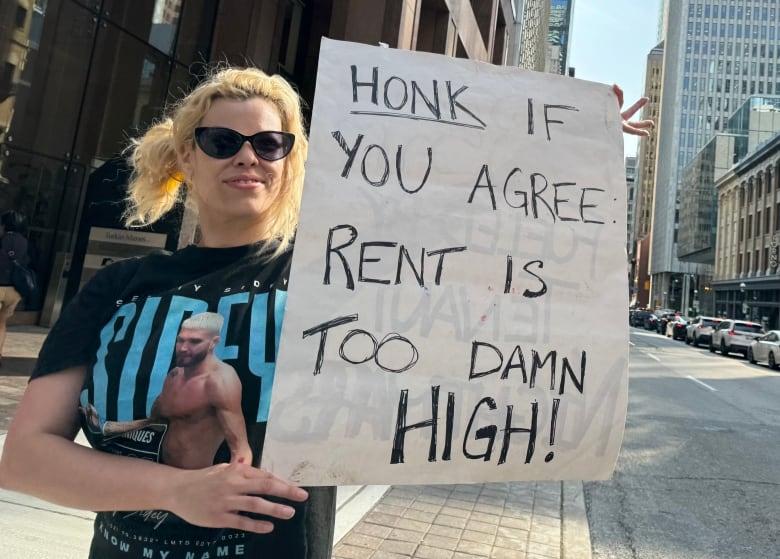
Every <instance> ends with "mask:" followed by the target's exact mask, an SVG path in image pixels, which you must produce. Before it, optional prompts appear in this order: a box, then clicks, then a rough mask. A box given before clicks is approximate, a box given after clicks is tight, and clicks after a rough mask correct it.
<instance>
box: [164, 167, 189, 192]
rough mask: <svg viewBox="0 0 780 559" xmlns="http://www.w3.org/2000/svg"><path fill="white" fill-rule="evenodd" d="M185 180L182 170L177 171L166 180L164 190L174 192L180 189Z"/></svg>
mask: <svg viewBox="0 0 780 559" xmlns="http://www.w3.org/2000/svg"><path fill="white" fill-rule="evenodd" d="M182 182H184V175H183V174H181V173H180V172H176V173H174V174H172V175H171V176H170V178H168V180H166V181H165V184H164V185H163V190H164V191H165V193H166V194H173V193H175V192H176V191H177V190H179V186H181V183H182Z"/></svg>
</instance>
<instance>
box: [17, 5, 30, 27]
mask: <svg viewBox="0 0 780 559" xmlns="http://www.w3.org/2000/svg"><path fill="white" fill-rule="evenodd" d="M25 21H27V10H26V9H25V8H24V6H17V7H16V22H15V24H16V28H17V29H24V22H25Z"/></svg>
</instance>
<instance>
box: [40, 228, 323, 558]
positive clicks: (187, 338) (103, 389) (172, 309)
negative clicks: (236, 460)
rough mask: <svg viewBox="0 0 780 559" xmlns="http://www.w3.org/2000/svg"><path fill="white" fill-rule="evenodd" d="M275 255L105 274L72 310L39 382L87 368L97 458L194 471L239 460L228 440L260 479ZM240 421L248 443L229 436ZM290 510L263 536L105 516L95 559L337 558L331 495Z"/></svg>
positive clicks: (204, 252)
mask: <svg viewBox="0 0 780 559" xmlns="http://www.w3.org/2000/svg"><path fill="white" fill-rule="evenodd" d="M273 248H274V245H271V244H266V243H258V244H253V245H248V246H243V247H235V248H225V249H215V248H203V247H196V246H190V247H187V248H184V249H182V250H180V251H178V252H175V253H173V254H170V253H154V254H150V255H148V256H145V257H142V258H132V259H128V260H123V261H120V262H117V263H115V264H112V265H110V266H108V267H106V268H104V269H103V270H101V271H100V272H99V273H98V274H96V275H95V276H94V277H93V278H92V279H91V280H90V281H89V282H88V283H87V285H85V286H84V288H83V289H82V290H81V292H80V293H79V294H78V295H77V296H76V297H75V298H74V299H73V301H72V302H71V303H69V304H68V305H67V307H66V308H65V310H64V311H63V313H62V315H61V317H60V319H59V320H58V321H57V323H56V324H55V326H54V327H53V328H52V330H51V332H50V334H49V336H48V337H47V339H46V341H45V342H44V344H43V347H42V349H41V353H40V356H39V359H38V363H37V365H36V368H35V371H34V372H33V377H37V376H41V375H46V374H51V373H55V372H57V371H62V370H64V369H67V368H69V367H73V366H79V365H81V366H83V365H86V366H87V378H86V381H85V383H84V387H83V389H82V392H81V398H80V410H81V412H82V414H81V416H82V428H83V431H84V433H85V435H86V437H87V439H88V440H89V442H90V444H91V445H92V446H93V447H95V448H97V449H99V450H102V451H105V452H110V453H113V454H120V455H124V456H133V457H136V458H139V459H145V460H152V461H155V462H161V463H168V464H170V465H173V466H177V467H184V468H194V467H204V461H206V462H208V464H213V463H219V462H227V461H229V460H230V456H231V452H232V450H231V448H230V447H229V445H228V444H227V442H226V441H227V440H234V439H235V438H240V437H242V436H245V437H246V441H248V443H249V446H250V448H251V449H252V462H253V464H254V465H256V466H257V465H258V464H259V462H260V456H261V454H262V447H263V439H264V436H265V426H266V420H267V417H268V408H269V405H270V396H271V384H272V382H273V376H274V370H275V366H276V354H277V347H278V344H279V337H280V333H281V326H282V318H283V315H284V306H285V301H286V296H287V282H288V278H289V270H290V259H291V251H287V252H285V253H284V254H282V255H280V256H278V257H276V258H273V259H270V252H271V251H272V250H273ZM210 313H216V315H219V316H216V315H215V314H210ZM220 317H221V318H220ZM215 319H216V322H215ZM214 386H217V387H220V388H219V389H214V388H213V387H214ZM225 387H228V388H225ZM215 390H216V391H217V393H220V391H221V392H224V391H225V390H232V391H233V392H232V393H233V394H235V393H236V391H238V392H239V393H240V402H241V406H240V408H241V409H240V410H237V409H236V406H234V407H233V409H230V410H228V411H224V410H223V408H224V407H225V406H224V400H225V399H226V398H220V399H219V403H215V400H214V398H215V397H214V396H213V394H214V393H215ZM223 413H224V414H228V415H221V414H223ZM237 413H240V414H242V415H243V423H244V425H245V435H244V434H243V431H242V430H241V429H233V427H228V425H230V422H229V421H228V419H226V417H233V418H234V419H235V418H236V417H239V416H238V415H237ZM229 414H232V415H229ZM233 425H235V423H233ZM228 430H232V431H235V433H233V435H234V436H229V435H228V434H227V432H228ZM236 433H238V434H236ZM242 440H243V439H242ZM206 465H207V464H206ZM288 504H291V505H293V506H295V508H296V514H295V516H294V517H293V518H292V519H291V520H287V521H278V520H277V521H275V522H274V524H275V528H274V531H273V532H272V533H271V534H267V535H255V534H250V533H246V532H240V531H235V530H221V529H209V528H201V527H198V526H193V525H191V524H188V523H187V522H185V521H184V520H182V519H180V518H178V517H177V516H175V515H174V514H173V513H170V512H167V511H140V512H139V511H128V512H110V513H107V512H101V513H98V514H97V517H96V520H95V533H94V537H93V541H92V549H91V553H90V557H92V558H94V559H113V558H124V559H127V558H136V557H138V558H146V557H154V558H165V559H202V558H206V557H208V558H214V557H224V558H228V559H237V558H244V557H246V558H250V557H251V558H253V559H255V558H266V557H267V558H276V557H284V558H307V559H309V558H320V557H330V550H331V546H332V540H333V519H334V515H335V488H332V487H326V488H310V489H309V499H308V500H307V501H306V503H304V504H295V503H288Z"/></svg>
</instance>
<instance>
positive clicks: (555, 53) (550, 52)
mask: <svg viewBox="0 0 780 559" xmlns="http://www.w3.org/2000/svg"><path fill="white" fill-rule="evenodd" d="M573 14H574V0H550V24H549V26H548V29H549V31H548V32H547V64H546V66H545V71H546V72H549V73H551V74H560V75H565V74H566V73H567V68H568V63H569V46H570V45H571V22H572V16H573Z"/></svg>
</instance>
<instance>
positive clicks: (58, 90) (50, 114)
mask: <svg viewBox="0 0 780 559" xmlns="http://www.w3.org/2000/svg"><path fill="white" fill-rule="evenodd" d="M8 4H11V5H13V4H14V3H12V2H2V5H3V8H0V9H1V10H3V11H7V8H6V7H7V6H8ZM27 6H28V7H29V10H27V16H26V20H25V21H26V23H25V26H24V28H23V29H14V30H12V31H11V34H10V36H8V35H5V36H2V35H0V48H2V49H6V52H7V55H5V56H4V57H3V63H4V73H3V79H4V80H5V87H2V94H0V142H8V143H9V144H11V145H13V146H16V147H23V148H27V149H33V148H34V149H35V150H36V151H39V152H41V153H45V154H47V155H51V156H54V157H64V158H67V157H68V155H69V152H70V151H71V148H72V145H73V137H74V135H75V131H76V121H77V119H78V111H79V107H80V106H81V98H82V95H83V92H84V80H85V78H86V74H87V65H86V64H85V63H84V61H85V60H88V59H89V53H90V50H91V48H92V42H93V37H94V32H95V27H96V23H95V22H94V15H93V14H91V13H90V12H89V11H87V10H85V9H84V8H83V7H82V6H79V5H78V4H75V3H73V2H71V1H69V0H50V1H48V2H35V3H34V2H32V1H31V0H28V1H27ZM0 15H5V14H2V13H0ZM0 29H2V31H0V33H3V32H5V31H6V30H7V29H8V28H0ZM0 52H2V51H0ZM0 174H2V170H0Z"/></svg>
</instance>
